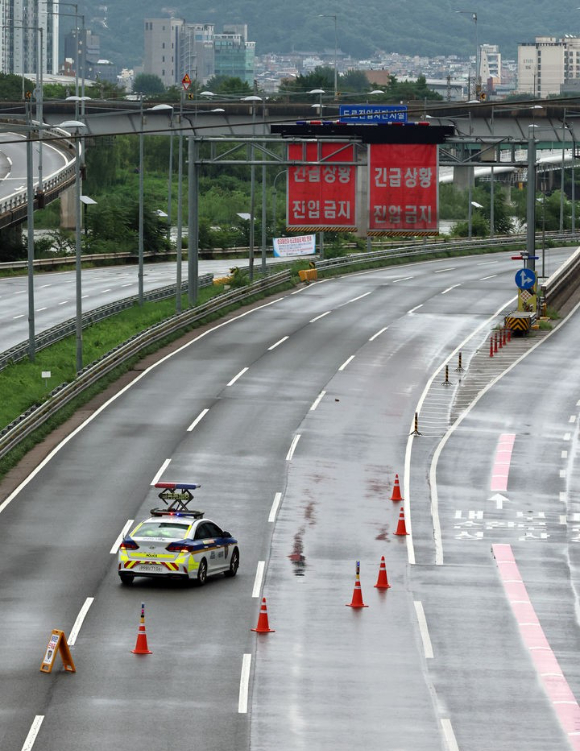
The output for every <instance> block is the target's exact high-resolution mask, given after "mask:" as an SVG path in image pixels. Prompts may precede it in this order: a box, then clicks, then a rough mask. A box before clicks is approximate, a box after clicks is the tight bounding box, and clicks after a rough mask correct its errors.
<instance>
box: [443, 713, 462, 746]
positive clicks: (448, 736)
mask: <svg viewBox="0 0 580 751" xmlns="http://www.w3.org/2000/svg"><path fill="white" fill-rule="evenodd" d="M441 728H442V730H443V735H444V737H445V743H446V744H447V751H459V746H458V745H457V739H456V738H455V733H454V732H453V728H452V727H451V720H448V719H447V718H446V717H442V718H441Z"/></svg>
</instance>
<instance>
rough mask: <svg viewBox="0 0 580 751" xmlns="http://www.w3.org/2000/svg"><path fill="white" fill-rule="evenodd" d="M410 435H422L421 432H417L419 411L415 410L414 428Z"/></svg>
mask: <svg viewBox="0 0 580 751" xmlns="http://www.w3.org/2000/svg"><path fill="white" fill-rule="evenodd" d="M411 435H423V433H420V432H419V413H418V412H415V429H414V430H413V432H412V433H411Z"/></svg>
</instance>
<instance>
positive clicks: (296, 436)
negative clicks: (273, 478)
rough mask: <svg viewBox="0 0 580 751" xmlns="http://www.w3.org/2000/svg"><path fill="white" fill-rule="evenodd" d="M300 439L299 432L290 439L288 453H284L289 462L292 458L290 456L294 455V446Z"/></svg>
mask: <svg viewBox="0 0 580 751" xmlns="http://www.w3.org/2000/svg"><path fill="white" fill-rule="evenodd" d="M299 440H300V433H298V434H297V435H295V436H294V438H293V439H292V443H291V444H290V448H289V449H288V453H287V454H286V461H287V462H289V461H291V460H292V457H293V456H294V452H295V451H296V446H297V445H298V441H299Z"/></svg>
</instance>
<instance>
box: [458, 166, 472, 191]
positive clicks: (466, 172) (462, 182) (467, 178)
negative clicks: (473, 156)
mask: <svg viewBox="0 0 580 751" xmlns="http://www.w3.org/2000/svg"><path fill="white" fill-rule="evenodd" d="M453 183H454V185H455V187H456V188H459V190H467V189H468V188H469V186H470V185H471V186H472V187H473V185H474V184H475V179H474V174H473V167H458V166H455V167H453Z"/></svg>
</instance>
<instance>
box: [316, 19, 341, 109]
mask: <svg viewBox="0 0 580 751" xmlns="http://www.w3.org/2000/svg"><path fill="white" fill-rule="evenodd" d="M318 18H333V19H334V98H335V100H336V99H337V97H338V67H337V61H338V25H337V21H336V14H332V13H328V14H327V13H319V14H318Z"/></svg>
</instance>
